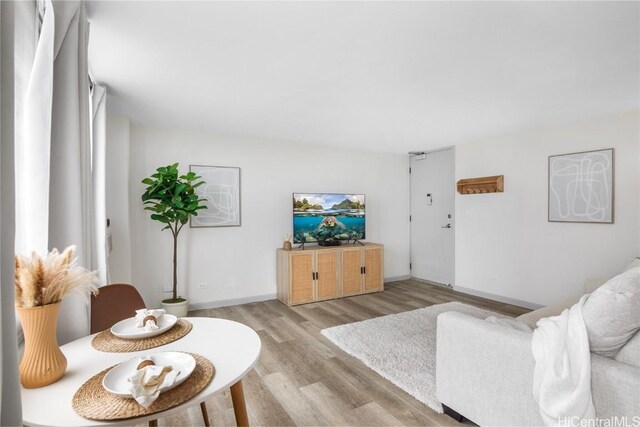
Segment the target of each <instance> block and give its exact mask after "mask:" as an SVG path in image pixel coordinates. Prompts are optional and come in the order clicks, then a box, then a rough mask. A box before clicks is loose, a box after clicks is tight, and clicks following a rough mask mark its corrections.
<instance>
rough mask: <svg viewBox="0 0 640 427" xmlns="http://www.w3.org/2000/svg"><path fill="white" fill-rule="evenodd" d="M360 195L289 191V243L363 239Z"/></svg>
mask: <svg viewBox="0 0 640 427" xmlns="http://www.w3.org/2000/svg"><path fill="white" fill-rule="evenodd" d="M365 230H366V227H365V202H364V194H336V193H293V242H294V243H309V242H318V243H321V244H323V243H331V242H335V241H338V240H363V239H364V238H365V235H366V234H365Z"/></svg>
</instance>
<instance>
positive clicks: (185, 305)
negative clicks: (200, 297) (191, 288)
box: [160, 299, 189, 318]
mask: <svg viewBox="0 0 640 427" xmlns="http://www.w3.org/2000/svg"><path fill="white" fill-rule="evenodd" d="M160 304H162V308H164V309H165V310H166V312H167V314H173V315H174V316H176V317H178V318H180V317H187V313H188V312H189V300H188V299H185V301H182V302H164V301H163V302H161V303H160Z"/></svg>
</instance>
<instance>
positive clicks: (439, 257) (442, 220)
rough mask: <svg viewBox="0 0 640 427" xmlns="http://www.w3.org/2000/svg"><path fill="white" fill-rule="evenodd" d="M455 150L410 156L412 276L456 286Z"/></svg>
mask: <svg viewBox="0 0 640 427" xmlns="http://www.w3.org/2000/svg"><path fill="white" fill-rule="evenodd" d="M454 165H455V158H454V152H453V149H448V150H443V151H436V152H433V153H427V154H426V155H420V156H411V164H410V166H411V178H410V179H411V276H413V277H415V278H418V279H423V280H428V281H431V282H435V283H440V284H443V285H453V283H454V267H455V257H454V230H455V227H454V226H455V222H454V197H455V175H454V167H455V166H454Z"/></svg>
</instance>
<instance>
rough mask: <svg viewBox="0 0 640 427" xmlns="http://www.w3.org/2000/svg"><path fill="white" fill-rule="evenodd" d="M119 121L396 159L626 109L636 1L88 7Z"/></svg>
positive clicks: (639, 64) (634, 68) (636, 64)
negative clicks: (375, 152) (390, 155)
mask: <svg viewBox="0 0 640 427" xmlns="http://www.w3.org/2000/svg"><path fill="white" fill-rule="evenodd" d="M87 7H88V13H89V19H90V22H91V41H90V64H91V71H92V75H93V76H94V78H95V79H96V80H97V81H100V82H103V83H105V84H106V85H107V86H108V89H109V96H110V97H109V100H108V103H109V108H110V111H112V112H114V113H118V114H123V115H126V116H129V117H130V118H131V120H132V122H133V123H137V124H147V125H154V126H159V127H163V128H169V127H170V128H181V129H190V130H199V131H205V132H212V133H221V134H229V135H239V136H255V137H259V138H265V139H276V140H288V141H296V142H300V143H315V144H328V145H339V146H344V147H349V148H357V149H371V150H383V151H395V152H399V153H406V152H408V151H410V150H429V149H435V148H439V147H443V146H450V145H454V144H456V143H459V142H461V141H471V140H475V139H478V138H482V137H485V136H489V135H493V134H502V133H506V132H511V131H515V130H518V129H526V128H533V127H544V126H549V125H554V124H559V123H565V122H571V121H578V120H583V119H588V118H591V117H595V116H601V115H606V114H611V113H617V112H622V111H628V110H632V109H638V108H640V83H639V78H640V30H639V28H640V3H638V2H160V1H157V2H117V1H116V2H110V1H104V2H89V3H88V6H87Z"/></svg>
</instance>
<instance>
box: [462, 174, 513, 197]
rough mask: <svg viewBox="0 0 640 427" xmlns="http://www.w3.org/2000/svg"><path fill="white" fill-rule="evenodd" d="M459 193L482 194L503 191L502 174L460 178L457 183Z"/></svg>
mask: <svg viewBox="0 0 640 427" xmlns="http://www.w3.org/2000/svg"><path fill="white" fill-rule="evenodd" d="M457 186H458V193H460V194H484V193H502V192H504V175H495V176H483V177H482V178H468V179H461V180H459V181H458V183H457Z"/></svg>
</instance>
